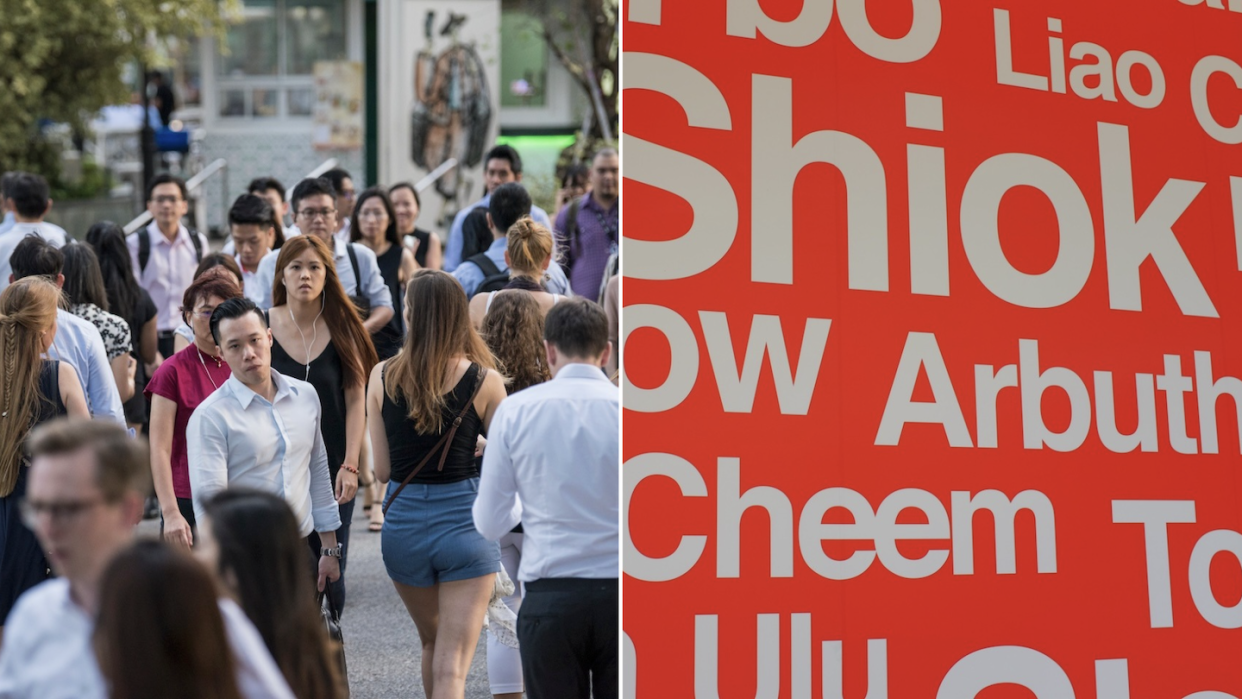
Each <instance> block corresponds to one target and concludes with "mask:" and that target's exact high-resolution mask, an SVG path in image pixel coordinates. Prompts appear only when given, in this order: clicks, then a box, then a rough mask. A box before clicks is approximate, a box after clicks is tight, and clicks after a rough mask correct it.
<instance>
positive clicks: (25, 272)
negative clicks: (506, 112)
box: [9, 235, 135, 426]
mask: <svg viewBox="0 0 1242 699" xmlns="http://www.w3.org/2000/svg"><path fill="white" fill-rule="evenodd" d="M10 264H11V265H12V268H13V274H11V275H10V276H9V281H10V282H14V281H17V280H18V279H23V278H25V277H35V276H37V277H44V278H46V279H47V280H48V281H51V282H54V283H55V284H56V286H58V287H60V286H63V285H64V283H65V275H63V274H61V269H62V268H63V267H64V265H65V256H64V255H62V254H61V252H60V250H57V249H56V248H54V247H52V245H51V244H50V243H48V242H47V241H46V240H44V239H42V238H40V237H39V236H37V235H31V236H26V238H25V239H23V240H22V242H20V243H18V244H17V247H16V248H15V249H14V250H13V256H12V257H11V258H10ZM48 354H49V355H50V357H51V358H52V359H59V360H60V361H62V362H68V363H69V365H70V366H72V367H73V368H74V370H75V371H77V372H78V379H79V380H80V381H81V382H82V391H83V392H84V393H85V394H86V404H87V405H88V406H89V407H90V409H91V415H93V416H94V417H95V418H96V419H100V420H112V421H113V422H116V423H119V424H120V425H122V426H124V425H125V424H126V423H125V411H124V410H123V409H122V407H121V394H120V392H119V391H118V390H117V388H116V378H115V377H114V375H113V374H112V366H111V364H109V363H108V353H107V352H106V351H105V350H104V344H103V338H102V337H100V335H99V329H98V328H96V327H95V326H94V325H92V324H90V323H89V322H87V321H85V320H82V319H81V318H79V317H77V316H75V315H73V314H72V313H69V312H68V311H66V310H64V309H63V308H58V309H56V339H55V340H53V341H52V348H51V350H50V351H49V352H48ZM134 368H135V367H134V364H132V358H131V364H130V380H133V370H134Z"/></svg>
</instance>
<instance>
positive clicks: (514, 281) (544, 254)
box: [470, 216, 561, 328]
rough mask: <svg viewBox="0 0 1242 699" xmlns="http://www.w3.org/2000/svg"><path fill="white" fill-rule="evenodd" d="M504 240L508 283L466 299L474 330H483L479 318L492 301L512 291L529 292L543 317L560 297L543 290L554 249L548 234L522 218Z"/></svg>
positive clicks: (537, 225)
mask: <svg viewBox="0 0 1242 699" xmlns="http://www.w3.org/2000/svg"><path fill="white" fill-rule="evenodd" d="M507 238H508V243H507V246H506V248H505V262H506V263H508V265H509V283H508V284H506V285H505V288H503V289H500V290H498V291H484V292H480V293H477V294H475V295H474V298H473V299H471V300H470V320H471V322H472V323H474V327H475V328H481V327H483V316H485V315H487V309H488V308H490V307H491V305H492V303H493V302H494V301H495V300H496V298H497V297H498V296H500V295H502V294H507V293H509V292H510V291H513V290H519V291H526V292H529V293H530V294H531V295H532V296H533V297H534V299H535V301H536V302H537V303H538V304H539V309H540V312H541V313H543V314H544V315H547V313H548V311H549V310H551V309H552V307H553V306H555V305H556V302H557V301H560V300H561V295H560V294H552V293H549V292H548V291H547V290H546V289H544V288H543V275H544V272H547V271H548V265H550V264H552V257H553V252H554V250H555V246H554V244H553V240H552V233H551V231H549V230H548V229H547V228H545V227H543V226H541V225H539V224H538V223H535V221H534V220H533V219H531V217H529V216H523V217H522V218H520V219H518V220H517V223H514V224H513V225H512V226H511V227H510V228H509V232H508V236H507Z"/></svg>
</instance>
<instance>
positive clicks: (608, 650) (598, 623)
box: [517, 578, 620, 699]
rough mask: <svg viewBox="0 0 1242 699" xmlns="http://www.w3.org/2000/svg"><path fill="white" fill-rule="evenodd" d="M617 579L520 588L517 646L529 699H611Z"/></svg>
mask: <svg viewBox="0 0 1242 699" xmlns="http://www.w3.org/2000/svg"><path fill="white" fill-rule="evenodd" d="M617 591H618V586H617V579H616V578H612V579H603V580H592V579H587V578H559V579H549V580H534V581H532V582H528V583H526V596H525V597H524V598H523V599H522V611H521V612H519V613H518V625H517V630H518V644H519V645H520V647H521V652H522V675H523V676H524V678H525V680H526V696H527V697H528V698H529V699H575V698H579V697H580V698H581V699H588V698H589V697H594V699H616V697H617V694H618V687H617V636H618V634H619V632H620V625H619V622H618V620H617V617H618V616H619V613H620V607H619V601H618V597H617Z"/></svg>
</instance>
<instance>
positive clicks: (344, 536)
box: [306, 480, 358, 614]
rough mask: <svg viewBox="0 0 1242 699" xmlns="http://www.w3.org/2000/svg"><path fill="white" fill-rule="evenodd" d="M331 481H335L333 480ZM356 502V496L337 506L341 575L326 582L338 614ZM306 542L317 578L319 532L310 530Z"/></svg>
mask: <svg viewBox="0 0 1242 699" xmlns="http://www.w3.org/2000/svg"><path fill="white" fill-rule="evenodd" d="M333 482H334V483H335V480H334V481H333ZM356 502H358V498H354V499H353V500H350V501H349V502H347V503H345V504H344V505H338V506H337V507H339V508H340V510H341V528H340V529H337V530H336V543H338V544H340V545H341V577H340V578H338V579H337V581H336V582H334V583H328V584H329V585H331V586H332V601H333V602H335V603H336V611H337V613H338V614H340V613H343V612H344V611H345V564H346V563H347V562H348V561H349V524H350V522H352V521H353V519H354V503H356ZM306 544H307V545H308V546H309V547H310V549H311V552H312V553H314V555H315V578H316V580H318V577H319V552H320V551H321V550H322V549H323V543H322V542H321V541H320V540H319V532H311V533H310V536H307V537H306Z"/></svg>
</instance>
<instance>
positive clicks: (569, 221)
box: [561, 194, 590, 276]
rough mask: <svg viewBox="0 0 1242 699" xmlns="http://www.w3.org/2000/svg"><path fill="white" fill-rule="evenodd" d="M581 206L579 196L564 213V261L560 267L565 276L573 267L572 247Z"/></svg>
mask: <svg viewBox="0 0 1242 699" xmlns="http://www.w3.org/2000/svg"><path fill="white" fill-rule="evenodd" d="M586 196H590V195H589V194H588V195H586ZM581 208H582V198H581V197H579V198H577V199H574V200H573V201H572V202H570V204H569V213H567V214H565V255H564V258H565V262H563V263H562V264H561V267H563V268H564V269H565V274H566V276H568V275H569V271H570V270H571V269H573V267H574V256H573V249H574V245H576V244H577V242H578V210H579V209H581Z"/></svg>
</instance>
